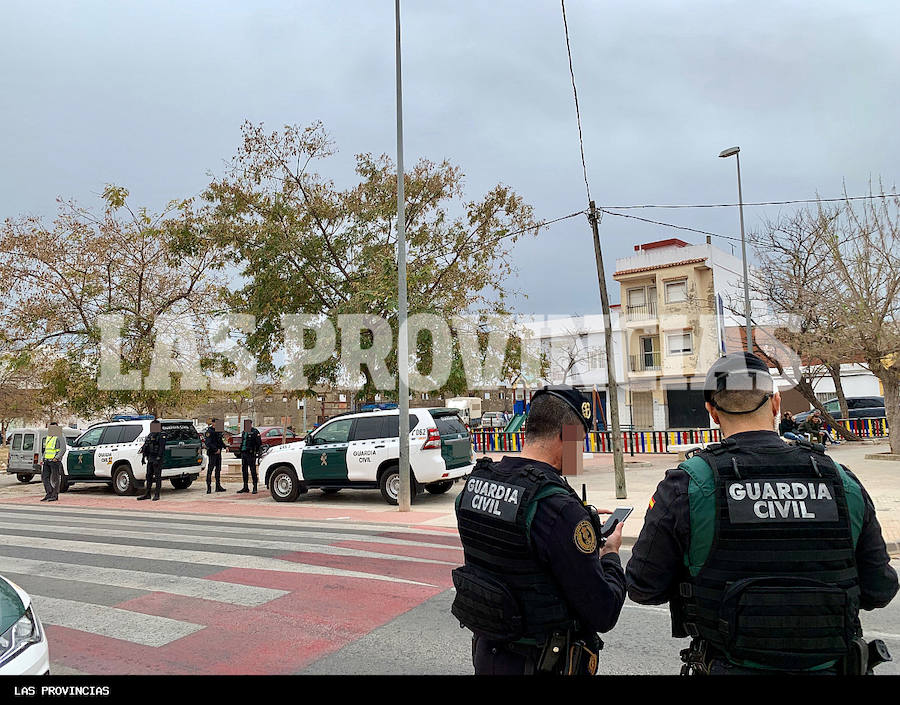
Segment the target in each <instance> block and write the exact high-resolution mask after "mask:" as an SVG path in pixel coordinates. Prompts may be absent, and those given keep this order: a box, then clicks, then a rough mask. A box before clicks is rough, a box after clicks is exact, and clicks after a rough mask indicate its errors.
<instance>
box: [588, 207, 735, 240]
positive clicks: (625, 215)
mask: <svg viewBox="0 0 900 705" xmlns="http://www.w3.org/2000/svg"><path fill="white" fill-rule="evenodd" d="M745 205H746V204H745ZM598 210H599V211H601V212H603V213H608V214H609V215H617V216H619V217H620V218H631V219H632V220H640V221H641V222H643V223H652V224H653V225H663V226H665V227H667V228H675V229H676V230H687V231H688V232H692V233H699V234H701V235H710V236H712V237H721V238H723V239H725V240H735V241H737V242H740V241H741V238H739V237H733V236H731V235H721V234H720V233H712V232H709V231H708V230H698V229H697V228H688V227H686V226H684V225H675V224H674V223H664V222H662V221H660V220H651V219H650V218H641V217H640V216H637V215H629V214H628V213H616V212H614V211H611V210H608V209H607V208H598ZM748 239H750V240H751V242H752V238H748Z"/></svg>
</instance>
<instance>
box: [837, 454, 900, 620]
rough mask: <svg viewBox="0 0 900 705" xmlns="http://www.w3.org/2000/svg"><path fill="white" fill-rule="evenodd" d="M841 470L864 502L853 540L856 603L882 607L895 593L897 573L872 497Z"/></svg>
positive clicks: (858, 482) (869, 606)
mask: <svg viewBox="0 0 900 705" xmlns="http://www.w3.org/2000/svg"><path fill="white" fill-rule="evenodd" d="M842 467H843V466H842ZM844 470H847V474H848V475H850V477H852V478H853V479H854V480H855V481H856V483H857V484H858V485H859V486H860V488H861V489H862V495H863V500H864V501H865V505H866V509H865V512H864V514H863V523H862V529H861V530H860V532H859V539H858V540H857V542H856V569H857V570H858V571H859V588H860V596H859V606H860V607H861V608H862V609H864V610H873V609H876V608H878V607H884V606H886V605H887V604H888V603H889V602H890V601H891V600H892V599H893V598H894V595H896V594H897V587H898V581H897V572H896V571H895V570H894V569H893V568H892V567H891V557H890V556H889V555H888V552H887V547H886V546H885V545H884V537H883V536H882V535H881V525H880V524H879V523H878V519H877V518H876V517H875V504H874V503H873V502H872V498H871V497H870V496H869V493H868V492H866V488H865V487H863V485H862V483H861V482H860V481H859V479H858V478H857V477H856V476H855V475H854V474H853V473H852V472H850V470H848V469H847V468H846V467H844Z"/></svg>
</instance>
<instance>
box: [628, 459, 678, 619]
mask: <svg viewBox="0 0 900 705" xmlns="http://www.w3.org/2000/svg"><path fill="white" fill-rule="evenodd" d="M689 482H690V477H689V476H688V474H687V473H686V472H684V471H683V470H679V469H677V468H676V469H674V470H668V471H666V476H665V478H664V479H663V481H662V482H660V483H659V485H658V486H657V488H656V492H654V493H653V498H652V499H651V506H650V507H649V508H648V509H647V514H646V516H645V518H644V526H643V528H642V529H641V533H640V535H639V536H638V539H637V541H636V542H635V544H634V546H633V547H632V549H631V559H630V560H629V561H628V568H627V571H626V574H627V577H628V596H629V597H630V598H631V599H632V600H634V601H635V602H638V603H641V604H645V605H659V604H662V603H663V602H667V601H669V600H670V599H671V598H672V597H673V596H674V595H677V593H678V583H679V581H680V580H681V576H682V575H683V574H684V569H685V568H684V555H685V553H686V552H687V550H688V546H689V543H690V538H691V526H690V521H691V517H690V504H689V502H688V483H689Z"/></svg>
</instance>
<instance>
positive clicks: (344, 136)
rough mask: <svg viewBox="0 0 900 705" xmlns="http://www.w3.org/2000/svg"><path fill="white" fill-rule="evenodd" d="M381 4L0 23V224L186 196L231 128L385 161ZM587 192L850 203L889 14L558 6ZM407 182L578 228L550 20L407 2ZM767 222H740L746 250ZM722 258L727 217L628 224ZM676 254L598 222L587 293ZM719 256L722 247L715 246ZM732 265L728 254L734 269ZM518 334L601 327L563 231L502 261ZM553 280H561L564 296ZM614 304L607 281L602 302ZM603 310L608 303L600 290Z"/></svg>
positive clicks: (389, 78)
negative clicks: (419, 162)
mask: <svg viewBox="0 0 900 705" xmlns="http://www.w3.org/2000/svg"><path fill="white" fill-rule="evenodd" d="M393 8H394V3H393V1H392V0H302V1H301V0H295V1H293V2H288V1H276V0H269V1H265V2H260V1H258V0H253V1H251V0H245V1H243V2H225V1H224V0H215V1H211V2H199V1H195V0H178V1H177V2H175V1H173V2H162V1H161V0H142V1H141V2H136V1H131V2H126V1H124V0H115V1H109V2H98V1H90V2H89V1H86V0H78V1H75V0H67V1H66V2H62V1H60V2H47V1H46V0H5V1H4V3H3V16H4V17H3V23H2V26H0V66H2V68H0V105H2V112H0V120H2V129H0V154H2V159H3V161H2V163H3V176H2V184H3V189H2V191H0V217H9V216H15V215H22V214H26V213H36V214H44V215H52V214H53V213H54V211H55V202H54V199H55V198H56V197H57V196H63V197H66V198H69V197H72V198H76V199H77V200H79V201H81V202H82V203H84V204H85V205H89V206H91V207H97V206H98V201H97V194H99V193H100V192H101V191H102V189H103V186H104V184H106V183H116V184H119V185H123V186H126V187H127V188H129V189H130V190H131V192H132V201H133V202H134V203H135V204H136V205H146V206H148V207H150V208H160V207H161V206H162V205H163V204H164V203H165V202H166V201H168V200H169V199H172V198H179V197H184V196H190V195H194V194H197V193H198V192H199V191H201V190H202V189H203V187H204V186H205V185H206V184H207V183H208V181H209V176H208V174H209V172H212V173H215V174H220V173H221V172H222V166H223V162H224V160H225V159H227V158H229V157H230V156H231V155H233V154H234V152H235V151H236V148H237V146H238V143H239V140H240V130H239V128H240V125H241V123H242V122H243V121H244V120H245V119H249V120H252V121H257V122H258V121H264V122H265V123H266V124H267V125H269V126H271V127H273V128H275V127H278V126H281V125H283V124H285V123H300V124H307V123H309V122H312V121H314V120H322V121H323V122H324V123H325V125H326V127H327V129H328V130H329V132H330V133H331V135H332V137H333V138H334V139H335V141H336V143H337V145H338V147H339V149H340V153H339V155H338V157H337V158H335V159H334V160H332V162H331V163H330V166H329V167H327V169H323V171H324V172H326V173H327V174H328V175H329V176H331V177H333V178H334V179H335V180H336V181H337V182H338V183H339V184H348V183H349V182H350V179H352V176H353V174H352V166H353V155H354V154H355V153H358V152H374V153H376V154H380V153H388V154H390V155H392V156H395V154H396V131H395V130H396V128H395V122H394V121H395V109H394V105H395V103H394V100H395V98H394V24H393V23H394V14H393V12H394V11H393ZM566 9H567V15H568V22H569V32H570V38H571V42H572V50H573V59H574V63H575V76H576V81H577V85H578V91H579V101H580V104H581V111H582V122H583V129H584V140H585V148H586V158H587V165H588V177H589V180H590V185H591V191H592V195H593V197H594V200H595V201H596V202H597V204H598V205H600V206H616V205H628V204H639V203H656V204H658V203H717V202H729V203H730V202H735V201H736V199H737V184H736V176H735V166H734V159H733V158H732V159H728V160H725V159H717V158H716V155H717V154H718V153H719V151H721V150H722V149H724V148H726V147H731V146H733V145H740V147H741V158H742V160H741V168H742V179H743V189H744V199H745V200H746V201H768V200H785V199H795V198H810V197H813V196H814V195H815V194H816V192H818V193H819V194H820V195H822V196H824V197H828V196H838V195H840V192H841V188H842V181H846V184H847V189H848V191H849V192H850V193H851V194H862V193H865V192H866V189H867V182H868V180H869V179H870V177H871V178H878V177H879V176H880V177H881V178H882V179H883V180H884V183H885V185H886V187H888V188H890V187H892V186H893V185H894V184H895V183H896V182H897V180H898V168H900V146H898V138H897V124H898V109H897V108H898V95H900V91H898V81H897V77H898V75H900V43H898V41H897V29H898V27H900V3H897V2H896V1H895V0H883V1H876V0H866V2H861V3H848V2H846V1H843V2H830V1H822V0H817V1H815V2H813V1H812V0H810V1H809V2H786V1H784V0H781V1H778V2H753V3H749V2H725V1H723V0H714V1H711V2H699V1H691V2H688V1H685V2H679V3H676V2H671V1H668V2H662V1H661V2H641V1H639V0H636V1H634V2H628V3H625V2H611V1H608V0H594V1H591V2H588V1H587V0H568V2H567V4H566ZM402 12H403V32H404V34H403V52H404V54H403V62H404V126H405V150H406V160H407V164H411V163H412V162H413V161H414V160H415V159H416V158H418V157H420V156H426V157H429V158H431V159H434V160H440V159H443V158H448V159H450V160H451V161H453V162H454V163H456V164H458V165H460V166H461V167H462V170H463V172H464V173H465V174H466V195H467V196H468V197H471V198H476V197H479V196H481V195H482V194H483V193H484V192H485V191H486V190H487V189H489V188H490V187H491V186H492V185H494V184H495V183H497V182H498V181H502V182H503V183H506V184H509V185H511V186H513V187H514V188H515V189H516V190H517V191H518V192H519V193H520V194H521V195H522V196H524V198H525V199H526V200H527V201H528V202H530V203H531V204H533V206H534V207H535V211H536V214H537V216H538V217H539V218H542V219H543V218H547V219H549V218H555V217H558V216H561V215H565V214H568V213H571V212H573V211H577V210H580V209H582V208H584V207H585V206H586V200H587V198H586V195H585V188H584V180H583V177H582V171H581V159H580V156H579V152H578V135H577V127H576V123H575V112H574V106H573V100H572V89H571V84H570V79H569V72H568V63H567V59H566V52H565V38H564V34H563V26H562V18H561V12H560V4H559V2H558V0H518V1H511V0H490V1H487V0H485V1H483V2H476V1H475V0H452V1H449V0H403V1H402ZM777 213H778V209H777V208H768V209H763V208H758V207H757V208H747V209H746V213H745V216H746V222H747V228H748V230H752V229H753V228H754V227H757V226H758V225H759V223H760V218H761V217H762V216H764V215H769V216H775V215H777ZM636 214H637V215H641V216H643V217H648V218H652V219H655V220H662V221H667V222H670V223H676V224H680V225H685V226H690V227H695V228H699V229H702V230H710V231H713V232H716V233H722V234H725V235H731V236H735V235H739V233H740V230H739V221H738V213H737V209H702V210H678V211H672V210H652V211H651V210H644V211H639V212H636ZM673 236H674V237H681V238H682V239H685V240H687V241H689V242H702V241H704V237H703V236H700V235H692V234H689V233H680V234H679V233H678V232H676V231H674V230H672V229H671V228H663V227H659V226H650V225H645V224H641V223H636V222H634V221H626V220H623V219H620V218H614V217H611V216H606V217H604V220H603V222H602V224H601V237H602V240H603V243H604V256H605V258H606V265H607V271H608V272H610V273H611V272H612V271H613V268H614V263H615V259H616V257H622V256H626V255H627V254H628V253H629V252H630V251H632V248H633V245H634V244H635V243H639V242H648V241H651V240H657V239H662V238H666V237H673ZM718 244H719V246H721V247H723V249H726V250H727V251H731V243H730V242H729V241H727V240H719V241H718ZM735 252H736V254H738V255H739V254H740V248H739V244H738V246H737V247H736V248H735ZM516 256H517V260H518V262H519V270H520V273H519V277H518V280H517V281H516V282H514V284H515V285H516V286H517V287H518V288H521V289H524V290H525V291H526V292H527V293H528V294H529V298H528V300H527V302H524V301H523V302H520V304H519V309H520V311H522V312H534V313H592V312H598V311H599V309H600V303H599V293H598V290H597V282H596V271H595V269H594V258H593V248H592V243H591V237H590V230H589V226H588V223H587V220H586V219H584V218H583V217H579V218H575V219H571V220H568V221H564V222H562V223H559V224H557V225H554V226H552V227H550V228H548V229H547V230H545V231H544V232H542V234H541V235H540V236H539V237H538V238H537V239H536V240H531V241H527V242H522V243H521V244H520V245H518V246H517V248H516ZM560 270H563V271H564V272H565V278H564V279H563V280H562V281H564V286H560V281H561V280H560ZM611 283H612V282H611ZM612 284H613V286H612V291H611V298H612V300H613V301H618V298H619V297H618V286H617V285H615V284H614V283H612Z"/></svg>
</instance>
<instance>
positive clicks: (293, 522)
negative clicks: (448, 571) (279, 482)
mask: <svg viewBox="0 0 900 705" xmlns="http://www.w3.org/2000/svg"><path fill="white" fill-rule="evenodd" d="M61 512H64V513H65V514H66V515H72V516H78V515H87V517H86V518H87V519H91V518H95V517H92V516H91V515H98V514H102V515H103V517H104V519H101V520H106V519H105V518H108V520H110V521H112V520H113V519H141V520H143V519H152V520H156V521H159V522H163V523H165V522H168V525H169V526H171V525H172V524H173V523H174V524H187V525H191V526H198V524H197V523H196V522H198V521H200V522H202V523H208V524H211V525H217V526H218V525H219V524H221V523H226V524H247V525H250V528H251V530H252V531H257V530H259V529H268V530H275V531H276V532H277V531H279V530H281V529H292V530H295V531H301V532H302V531H304V530H307V531H308V530H309V529H328V531H329V532H332V533H333V535H334V536H339V537H340V538H342V539H346V538H348V536H347V534H344V533H339V532H341V530H346V531H348V532H350V533H352V534H353V538H354V540H360V541H363V540H366V537H369V538H370V539H371V540H375V541H383V540H384V539H383V538H381V537H379V536H378V534H379V533H383V532H390V533H392V534H409V535H410V536H411V537H419V536H434V537H440V538H446V537H447V536H448V533H447V532H445V531H428V530H427V529H425V530H422V529H418V528H410V527H407V526H402V525H399V526H398V525H396V524H379V523H372V522H368V521H367V522H366V527H367V528H366V529H365V530H364V531H362V532H361V530H360V525H359V524H358V523H353V522H352V521H349V522H346V523H344V524H338V523H335V520H328V519H322V520H309V519H301V518H299V517H298V518H297V519H270V518H268V517H244V516H233V515H227V514H226V515H219V514H202V513H194V512H191V513H188V512H146V511H139V510H135V511H120V510H115V509H106V508H103V509H100V508H97V507H71V506H65V507H58V508H53V509H47V508H45V507H44V506H38V507H34V506H30V505H27V504H3V503H2V502H0V514H9V515H11V518H14V519H17V520H21V519H22V516H21V515H22V514H25V513H30V514H37V515H41V514H43V515H46V516H47V518H48V519H50V520H52V521H55V520H56V519H57V517H58V516H59V515H60V513H61ZM144 523H145V522H144V521H141V524H144ZM262 524H264V525H265V527H261V526H260V525H262ZM254 525H255V526H254ZM223 528H232V529H237V528H238V527H233V526H232V527H227V526H226V527H223ZM315 535H317V536H318V535H325V534H323V533H320V532H315ZM330 535H331V534H329V536H330ZM450 535H452V534H450ZM357 537H358V538H357ZM390 540H391V541H398V542H401V543H406V542H405V541H404V540H403V539H397V538H392V539H390ZM409 543H410V544H412V545H417V546H420V545H430V544H423V543H422V542H421V541H410V542H409ZM433 545H434V546H435V547H440V548H447V545H446V544H433Z"/></svg>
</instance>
